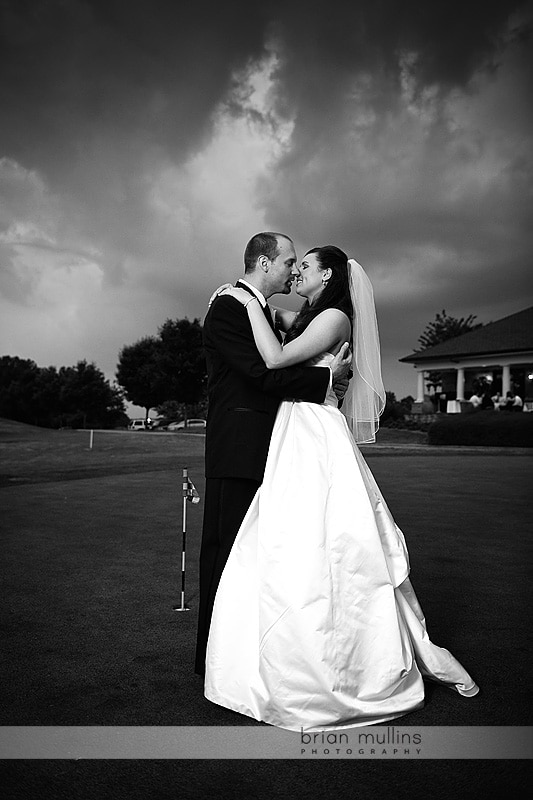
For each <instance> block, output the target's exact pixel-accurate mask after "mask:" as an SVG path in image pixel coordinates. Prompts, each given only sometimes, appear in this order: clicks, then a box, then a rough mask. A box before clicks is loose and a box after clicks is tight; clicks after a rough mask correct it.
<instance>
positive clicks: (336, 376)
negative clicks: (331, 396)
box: [331, 342, 353, 403]
mask: <svg viewBox="0 0 533 800" xmlns="http://www.w3.org/2000/svg"><path fill="white" fill-rule="evenodd" d="M351 367H352V354H351V352H350V346H349V344H348V343H347V342H345V343H344V344H343V346H342V347H341V349H340V350H339V352H338V353H337V355H336V356H335V358H334V359H333V361H332V362H331V371H332V374H333V375H332V379H333V391H334V392H335V394H336V395H337V400H338V401H339V403H342V400H343V398H344V395H345V394H346V389H347V388H348V384H349V382H350V378H351V377H352V375H353V373H352V368H351Z"/></svg>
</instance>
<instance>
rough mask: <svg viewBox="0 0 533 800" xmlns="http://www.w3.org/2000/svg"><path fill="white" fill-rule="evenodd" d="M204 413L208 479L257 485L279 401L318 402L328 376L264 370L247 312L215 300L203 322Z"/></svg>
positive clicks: (318, 370)
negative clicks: (239, 480)
mask: <svg viewBox="0 0 533 800" xmlns="http://www.w3.org/2000/svg"><path fill="white" fill-rule="evenodd" d="M204 346H205V353H206V359H207V371H208V384H207V391H208V397H209V412H208V416H207V431H206V451H205V465H206V477H207V478H252V479H254V480H257V481H262V479H263V473H264V470H265V464H266V458H267V453H268V446H269V443H270V437H271V434H272V428H273V426H274V420H275V417H276V412H277V410H278V407H279V404H280V402H281V400H283V399H285V398H287V399H289V398H294V399H299V400H306V401H309V402H313V403H322V402H323V401H324V398H325V396H326V392H327V388H328V385H329V376H330V371H329V369H328V368H324V367H301V366H294V367H288V368H284V369H275V370H269V369H267V368H266V366H265V363H264V361H263V359H262V358H261V356H260V354H259V351H258V350H257V348H256V346H255V342H254V337H253V334H252V328H251V326H250V322H249V319H248V312H247V311H246V309H245V308H244V306H243V305H242V304H241V303H239V302H238V301H237V300H235V298H233V297H229V296H222V297H217V298H216V299H215V300H214V301H213V303H212V305H211V308H210V309H209V311H208V314H207V316H206V319H205V322H204Z"/></svg>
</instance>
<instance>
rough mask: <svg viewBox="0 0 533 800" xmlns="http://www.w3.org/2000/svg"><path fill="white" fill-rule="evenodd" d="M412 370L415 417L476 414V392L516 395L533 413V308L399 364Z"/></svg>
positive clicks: (477, 329)
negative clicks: (473, 400)
mask: <svg viewBox="0 0 533 800" xmlns="http://www.w3.org/2000/svg"><path fill="white" fill-rule="evenodd" d="M400 361H401V362H404V363H410V364H412V365H413V366H414V368H415V370H416V373H417V379H416V400H415V403H414V404H413V409H412V411H413V412H414V413H417V412H418V413H424V412H425V413H427V412H428V411H430V408H429V405H431V406H433V410H434V411H440V412H444V413H458V412H461V411H466V410H472V404H471V403H469V398H470V397H471V396H472V395H473V394H474V392H480V391H481V392H484V393H489V392H492V395H493V396H501V397H504V398H505V397H506V396H507V394H508V392H510V393H512V394H513V395H515V396H518V397H519V398H520V399H521V400H522V402H523V409H524V410H525V411H531V410H533V306H532V307H530V308H526V309H524V310H523V311H519V312H518V313H516V314H511V315H510V316H508V317H504V318H503V319H500V320H497V321H496V322H491V323H489V324H487V325H483V326H482V327H480V328H476V329H474V330H472V331H469V332H468V333H465V334H463V335H461V336H456V337H455V338H453V339H449V340H447V341H445V342H441V343H440V344H437V345H434V346H433V347H428V348H426V349H425V350H420V351H418V352H415V353H412V354H411V355H409V356H405V357H404V358H401V359H400Z"/></svg>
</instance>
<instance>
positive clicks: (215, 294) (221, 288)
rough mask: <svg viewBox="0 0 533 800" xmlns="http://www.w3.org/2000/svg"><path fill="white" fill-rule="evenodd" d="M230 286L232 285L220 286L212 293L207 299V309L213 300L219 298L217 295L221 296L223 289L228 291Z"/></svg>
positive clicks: (224, 284)
mask: <svg viewBox="0 0 533 800" xmlns="http://www.w3.org/2000/svg"><path fill="white" fill-rule="evenodd" d="M232 285H233V284H231V283H223V284H222V286H219V287H218V289H215V291H214V292H213V294H212V295H211V297H210V298H209V303H208V304H207V307H208V308H211V303H212V302H213V300H215V299H216V298H217V297H218V296H219V294H222V292H223V291H224V290H225V289H229V288H230V287H231V286H232Z"/></svg>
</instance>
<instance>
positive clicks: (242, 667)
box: [205, 245, 479, 731]
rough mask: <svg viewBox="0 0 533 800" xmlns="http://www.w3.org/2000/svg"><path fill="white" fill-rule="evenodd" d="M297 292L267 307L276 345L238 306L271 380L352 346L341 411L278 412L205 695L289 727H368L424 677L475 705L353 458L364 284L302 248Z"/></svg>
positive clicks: (216, 627)
mask: <svg viewBox="0 0 533 800" xmlns="http://www.w3.org/2000/svg"><path fill="white" fill-rule="evenodd" d="M298 272H299V275H298V277H297V279H296V292H297V293H298V294H299V295H300V296H301V297H304V298H305V299H306V302H305V303H304V305H303V307H302V309H301V310H300V311H299V312H298V313H297V314H295V313H293V312H289V311H286V310H282V309H277V310H276V317H277V323H278V325H279V326H280V327H281V329H282V330H285V331H286V336H285V341H284V344H283V346H282V345H280V344H279V342H278V340H277V339H276V337H275V335H274V333H273V331H272V329H271V328H270V326H269V324H268V322H267V321H266V318H265V315H264V313H263V311H262V309H261V306H260V303H259V301H258V300H256V299H252V300H251V299H250V294H249V293H248V292H246V291H245V290H243V289H239V288H234V287H232V288H228V289H226V290H225V292H224V293H225V294H230V295H231V296H232V297H233V298H235V300H236V301H238V302H240V303H242V304H243V305H245V306H246V310H247V312H248V316H249V319H250V323H251V326H252V330H253V334H254V338H255V342H256V344H257V347H258V349H259V352H260V353H261V356H262V357H263V359H264V361H265V363H266V365H267V366H268V367H269V368H271V369H278V368H281V367H286V366H290V365H291V364H299V363H302V362H306V363H308V364H312V365H320V366H323V365H327V364H329V363H330V362H331V360H332V359H333V357H334V355H335V354H336V353H337V352H338V351H339V349H340V348H341V347H342V345H343V343H344V342H347V341H351V342H352V353H353V359H352V361H353V364H352V368H353V373H354V377H353V379H352V381H351V383H350V387H349V389H348V391H347V393H346V396H345V398H344V402H343V405H342V412H341V411H340V410H339V409H338V408H337V399H336V397H335V394H334V392H333V391H330V393H329V395H328V397H327V398H326V401H325V403H324V404H322V405H317V404H313V403H307V402H302V401H290V400H285V401H283V402H282V404H281V406H280V408H279V411H278V414H277V418H276V423H275V426H274V430H273V433H272V439H271V442H270V449H269V453H268V459H267V465H266V470H265V476H264V480H263V483H262V485H261V487H260V489H258V491H257V493H256V495H255V497H254V500H253V501H252V504H251V506H250V508H249V509H248V512H247V514H246V516H245V518H244V520H243V523H242V525H241V528H240V530H239V533H238V535H237V538H236V540H235V543H234V545H233V548H232V550H231V553H230V556H229V558H228V561H227V563H226V566H225V568H224V572H223V574H222V578H221V581H220V584H219V587H218V590H217V595H216V599H215V605H214V609H213V617H212V620H211V627H210V634H209V641H208V647H207V658H206V677H205V696H206V697H207V699H208V700H211V701H212V702H214V703H217V704H219V705H221V706H224V707H226V708H229V709H232V710H234V711H237V712H239V713H241V714H245V715H247V716H249V717H253V718H254V719H256V720H261V721H263V722H267V723H270V724H272V725H276V726H278V727H281V728H287V729H289V730H296V731H300V730H304V731H316V730H328V729H338V728H347V727H353V726H357V725H370V724H374V723H381V722H385V721H388V720H391V719H394V718H396V717H399V716H401V715H403V714H407V713H408V712H410V711H413V710H415V709H417V708H420V707H421V706H423V704H424V685H423V678H430V679H433V680H437V681H439V682H441V683H442V684H444V685H446V686H448V687H449V688H451V689H455V690H456V691H457V692H459V694H461V695H464V696H466V697H472V696H473V695H475V694H477V692H478V691H479V689H478V687H477V686H476V684H475V683H474V681H473V680H472V678H471V677H470V675H469V674H468V673H467V672H466V671H465V670H464V668H463V667H462V666H461V664H459V662H458V661H457V660H456V659H455V658H454V657H453V656H452V655H451V653H450V652H448V650H445V649H443V648H441V647H437V646H436V645H434V644H433V643H432V642H431V641H430V639H429V638H428V634H427V630H426V626H425V620H424V615H423V613H422V610H421V608H420V605H419V603H418V601H417V598H416V595H415V593H414V591H413V587H412V585H411V583H410V580H409V577H408V576H409V561H408V553H407V548H406V545H405V540H404V537H403V534H402V532H401V531H400V529H399V528H398V526H397V525H396V524H395V522H394V520H393V518H392V516H391V514H390V511H389V509H388V508H387V505H386V503H385V501H384V499H383V497H382V495H381V492H380V490H379V488H378V486H377V484H376V482H375V480H374V478H373V476H372V473H371V472H370V470H369V468H368V466H367V464H366V462H365V461H364V459H363V457H362V456H361V454H360V451H359V448H358V447H357V444H358V443H363V442H370V441H374V439H375V433H376V430H377V427H378V419H379V415H380V414H381V412H382V411H383V407H384V402H385V392H384V389H383V384H382V381H381V370H380V355H379V340H378V332H377V322H376V315H375V309H374V300H373V292H372V287H371V284H370V281H369V280H368V278H367V276H366V275H365V273H364V271H363V269H362V268H361V267H360V266H359V264H357V262H355V261H353V260H348V258H347V256H346V255H345V254H344V253H343V252H342V250H339V248H337V247H334V246H332V245H328V246H326V247H317V248H314V249H313V250H310V251H309V252H308V253H307V254H306V256H305V257H304V259H303V262H302V264H301V266H300V268H299V271H298Z"/></svg>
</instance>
